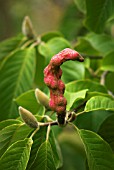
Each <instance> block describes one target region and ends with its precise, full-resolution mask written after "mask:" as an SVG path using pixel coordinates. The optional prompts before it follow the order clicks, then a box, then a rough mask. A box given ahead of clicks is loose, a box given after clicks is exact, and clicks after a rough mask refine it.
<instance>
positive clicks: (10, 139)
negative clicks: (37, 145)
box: [0, 121, 32, 156]
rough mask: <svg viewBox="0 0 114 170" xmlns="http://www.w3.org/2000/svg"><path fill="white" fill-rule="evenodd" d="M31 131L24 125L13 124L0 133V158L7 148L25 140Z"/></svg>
mask: <svg viewBox="0 0 114 170" xmlns="http://www.w3.org/2000/svg"><path fill="white" fill-rule="evenodd" d="M14 122H15V121H14ZM31 131H32V129H31V128H29V127H28V126H26V125H25V124H22V123H21V124H20V123H17V124H16V122H15V124H13V123H12V125H9V126H7V125H6V127H5V126H4V128H2V130H1V131H0V156H1V155H2V154H3V153H4V152H5V151H6V150H7V148H8V147H9V146H10V145H11V144H13V143H14V142H16V141H18V140H22V139H25V138H26V137H28V135H29V134H30V133H31Z"/></svg>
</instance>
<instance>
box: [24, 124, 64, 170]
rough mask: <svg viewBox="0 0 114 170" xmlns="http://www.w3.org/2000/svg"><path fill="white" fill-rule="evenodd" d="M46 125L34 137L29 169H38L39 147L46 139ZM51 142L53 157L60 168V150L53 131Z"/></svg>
mask: <svg viewBox="0 0 114 170" xmlns="http://www.w3.org/2000/svg"><path fill="white" fill-rule="evenodd" d="M46 132H47V128H46V127H41V128H40V129H39V131H38V132H37V133H36V134H35V136H34V137H33V141H34V143H33V146H32V149H31V154H30V160H29V162H28V166H27V170H31V169H32V170H35V169H38V167H39V165H38V161H39V149H40V147H41V145H42V144H43V143H45V141H46ZM49 143H50V147H51V152H52V157H53V159H54V164H55V166H56V167H57V168H58V167H60V166H61V160H60V155H59V152H58V148H57V144H56V142H55V138H54V135H53V132H52V131H51V132H50V135H49Z"/></svg>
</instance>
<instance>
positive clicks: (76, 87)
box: [66, 80, 107, 93]
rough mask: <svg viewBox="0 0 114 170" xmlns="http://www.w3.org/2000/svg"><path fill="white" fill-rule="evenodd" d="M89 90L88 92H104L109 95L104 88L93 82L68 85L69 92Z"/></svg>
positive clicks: (75, 82)
mask: <svg viewBox="0 0 114 170" xmlns="http://www.w3.org/2000/svg"><path fill="white" fill-rule="evenodd" d="M84 89H88V92H95V91H96V92H102V93H107V90H106V88H105V87H104V86H102V85H100V84H99V83H97V82H94V81H91V80H78V81H73V82H70V83H68V84H66V90H67V91H69V92H78V91H80V90H84Z"/></svg>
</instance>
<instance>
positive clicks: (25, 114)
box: [19, 106, 38, 128]
mask: <svg viewBox="0 0 114 170" xmlns="http://www.w3.org/2000/svg"><path fill="white" fill-rule="evenodd" d="M19 114H20V116H21V118H22V119H23V121H24V122H25V123H26V124H27V125H28V126H29V127H31V128H37V127H38V121H37V119H36V118H35V116H34V115H33V114H32V113H31V112H29V111H28V110H26V109H24V108H23V107H21V106H19Z"/></svg>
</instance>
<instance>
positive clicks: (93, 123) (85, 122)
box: [74, 110, 114, 132]
mask: <svg viewBox="0 0 114 170" xmlns="http://www.w3.org/2000/svg"><path fill="white" fill-rule="evenodd" d="M113 113H114V112H112V111H107V110H95V111H90V112H85V113H83V114H80V115H78V116H77V118H76V121H75V122H74V123H75V125H76V126H77V127H78V128H79V129H87V130H91V131H94V132H98V130H99V128H100V126H101V124H102V123H103V122H104V120H105V119H107V118H108V117H109V116H111V115H112V114H113Z"/></svg>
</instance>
